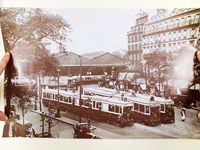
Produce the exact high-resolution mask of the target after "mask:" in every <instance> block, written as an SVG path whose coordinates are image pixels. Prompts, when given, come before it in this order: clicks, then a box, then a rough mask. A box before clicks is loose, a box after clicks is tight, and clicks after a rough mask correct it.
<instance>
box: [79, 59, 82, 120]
mask: <svg viewBox="0 0 200 150" xmlns="http://www.w3.org/2000/svg"><path fill="white" fill-rule="evenodd" d="M79 57H80V93H79V106H80V110H79V122H81V112H80V111H81V94H82V57H81V56H79Z"/></svg>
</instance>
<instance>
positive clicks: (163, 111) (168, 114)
mask: <svg viewBox="0 0 200 150" xmlns="http://www.w3.org/2000/svg"><path fill="white" fill-rule="evenodd" d="M84 92H85V94H93V95H96V94H98V95H102V96H110V97H119V98H120V97H121V98H122V96H123V98H124V99H126V100H128V101H134V100H133V99H132V98H131V97H133V98H134V99H135V100H136V99H138V98H139V100H140V101H142V100H144V99H146V100H147V101H149V100H150V98H151V96H150V95H144V94H135V93H131V92H126V91H117V90H115V89H109V88H104V87H102V88H97V89H93V88H86V89H85V90H84ZM119 93H120V94H119ZM152 98H153V100H154V101H155V102H157V103H159V105H160V108H159V111H160V121H161V123H174V121H175V115H174V101H173V100H170V99H164V98H161V97H157V96H153V97H152Z"/></svg>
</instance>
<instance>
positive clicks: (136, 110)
mask: <svg viewBox="0 0 200 150" xmlns="http://www.w3.org/2000/svg"><path fill="white" fill-rule="evenodd" d="M84 93H85V94H88V95H99V96H102V97H107V98H108V97H109V98H113V99H120V100H121V101H124V102H129V103H131V105H132V109H131V115H130V119H131V120H133V121H134V122H138V123H141V124H145V125H148V126H157V125H160V124H161V120H160V119H161V118H160V104H159V103H158V102H156V101H151V100H150V99H146V98H141V97H137V96H135V95H132V93H130V92H125V91H117V90H113V89H108V88H95V89H94V88H85V89H84Z"/></svg>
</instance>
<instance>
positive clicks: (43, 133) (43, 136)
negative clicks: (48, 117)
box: [40, 112, 45, 137]
mask: <svg viewBox="0 0 200 150" xmlns="http://www.w3.org/2000/svg"><path fill="white" fill-rule="evenodd" d="M41 116H42V119H41V120H40V121H42V125H41V126H40V127H42V137H44V126H45V125H44V119H45V118H44V112H42V114H41Z"/></svg>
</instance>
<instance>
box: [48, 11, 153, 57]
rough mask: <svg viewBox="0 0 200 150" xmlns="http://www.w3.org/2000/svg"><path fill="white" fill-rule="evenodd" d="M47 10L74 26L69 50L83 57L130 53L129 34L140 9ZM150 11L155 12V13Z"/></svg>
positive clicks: (70, 35) (70, 34)
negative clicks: (104, 53) (94, 54)
mask: <svg viewBox="0 0 200 150" xmlns="http://www.w3.org/2000/svg"><path fill="white" fill-rule="evenodd" d="M47 11H48V12H50V13H53V14H58V15H60V16H61V17H63V18H64V19H65V20H66V21H67V22H68V23H69V24H70V25H71V27H72V31H71V32H70V33H69V38H70V41H69V42H68V51H72V52H75V53H78V54H83V53H87V52H96V51H105V52H113V51H118V50H127V48H128V42H127V32H128V31H129V30H130V28H131V26H134V25H135V18H136V17H137V14H138V13H139V12H140V9H48V10H47ZM145 12H147V10H146V11H145ZM150 12H151V13H152V10H151V11H150Z"/></svg>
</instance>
